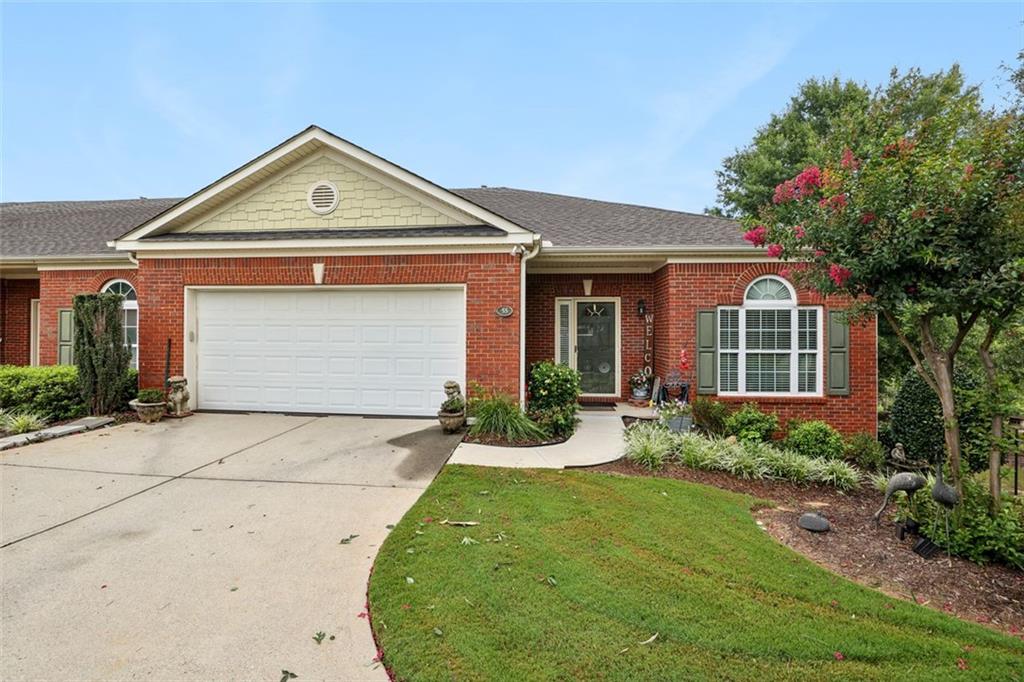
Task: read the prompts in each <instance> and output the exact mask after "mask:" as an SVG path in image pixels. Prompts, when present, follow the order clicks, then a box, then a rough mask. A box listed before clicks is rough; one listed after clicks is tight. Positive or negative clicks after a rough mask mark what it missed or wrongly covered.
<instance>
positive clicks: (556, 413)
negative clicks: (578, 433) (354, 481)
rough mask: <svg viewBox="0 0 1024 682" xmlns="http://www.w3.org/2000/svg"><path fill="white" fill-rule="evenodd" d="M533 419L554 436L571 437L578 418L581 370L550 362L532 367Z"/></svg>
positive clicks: (531, 409)
mask: <svg viewBox="0 0 1024 682" xmlns="http://www.w3.org/2000/svg"><path fill="white" fill-rule="evenodd" d="M529 388H530V403H529V415H530V418H531V419H532V420H533V421H534V422H536V423H537V424H539V425H540V426H541V427H542V428H543V429H544V430H545V431H547V432H548V433H549V434H551V435H552V436H554V437H555V438H568V437H569V436H571V435H572V434H573V432H574V431H575V430H576V425H577V424H578V423H579V420H578V419H577V418H576V413H577V412H578V411H579V397H580V392H581V389H580V373H579V372H577V371H576V370H574V369H573V368H571V367H567V366H566V365H559V364H556V363H554V362H550V361H547V360H545V361H543V362H535V363H534V364H533V366H532V367H531V368H530V385H529Z"/></svg>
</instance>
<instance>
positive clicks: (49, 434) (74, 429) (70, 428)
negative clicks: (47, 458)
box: [36, 423, 85, 440]
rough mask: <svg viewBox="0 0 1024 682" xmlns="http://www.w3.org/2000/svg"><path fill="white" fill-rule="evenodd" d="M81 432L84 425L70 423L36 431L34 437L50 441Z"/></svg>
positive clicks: (83, 429)
mask: <svg viewBox="0 0 1024 682" xmlns="http://www.w3.org/2000/svg"><path fill="white" fill-rule="evenodd" d="M82 431H85V425H83V424H74V423H72V424H62V425H60V426H51V427H50V428H48V429H43V430H42V431H38V432H37V434H36V435H37V438H38V439H39V440H50V439H51V438H60V437H61V436H70V435H71V434H72V433H81V432H82Z"/></svg>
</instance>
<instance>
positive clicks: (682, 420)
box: [665, 414, 693, 433]
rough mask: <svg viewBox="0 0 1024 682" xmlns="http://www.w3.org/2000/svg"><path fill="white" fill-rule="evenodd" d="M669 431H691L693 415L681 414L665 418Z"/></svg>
mask: <svg viewBox="0 0 1024 682" xmlns="http://www.w3.org/2000/svg"><path fill="white" fill-rule="evenodd" d="M665 421H666V423H667V424H668V429H669V431H672V432H673V433H689V432H690V429H691V428H692V427H693V415H689V414H687V415H681V416H679V417H672V418H671V419H667V420H665Z"/></svg>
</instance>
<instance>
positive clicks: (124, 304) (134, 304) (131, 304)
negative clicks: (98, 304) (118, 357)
mask: <svg viewBox="0 0 1024 682" xmlns="http://www.w3.org/2000/svg"><path fill="white" fill-rule="evenodd" d="M115 284H127V285H128V286H130V287H131V288H132V291H134V292H135V300H134V301H129V300H128V299H127V298H126V299H124V300H122V301H121V312H122V316H121V317H122V320H121V324H122V325H123V324H124V319H123V318H124V315H123V313H124V311H125V310H134V311H136V313H135V343H134V344H127V343H126V344H125V345H126V346H127V347H128V348H129V349H134V350H135V353H134V356H135V357H134V359H133V362H132V363H131V366H132V369H138V368H139V332H140V331H141V329H142V320H141V315H139V313H138V310H139V290H138V289H136V288H135V285H134V284H132V283H131V282H129V281H128V280H126V279H112V280H110V281H109V282H107V283H106V284H104V285H103V288H102V289H100V293H106V292H108V291H110V287H112V286H114V285H115Z"/></svg>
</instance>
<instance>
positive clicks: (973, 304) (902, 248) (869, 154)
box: [744, 71, 1024, 482]
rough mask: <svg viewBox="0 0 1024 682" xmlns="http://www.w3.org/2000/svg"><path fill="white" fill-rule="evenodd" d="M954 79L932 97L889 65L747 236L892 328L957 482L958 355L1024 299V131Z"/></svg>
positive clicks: (915, 77) (807, 279)
mask: <svg viewBox="0 0 1024 682" xmlns="http://www.w3.org/2000/svg"><path fill="white" fill-rule="evenodd" d="M946 77H947V80H948V81H949V82H950V83H951V84H952V85H954V86H955V87H949V88H945V89H943V90H941V91H939V92H936V91H935V89H934V88H933V89H931V90H929V89H928V86H927V85H926V79H925V78H923V77H922V76H921V74H920V73H918V72H916V71H911V72H910V73H908V74H906V75H903V76H900V75H898V74H896V73H894V74H893V78H892V80H891V82H890V83H889V85H888V86H887V87H885V88H881V89H880V90H879V91H878V92H876V93H875V94H874V96H873V98H872V102H871V105H870V107H869V109H868V113H867V116H866V119H858V120H857V121H856V123H855V124H854V123H853V122H851V124H850V125H847V126H842V125H839V126H837V127H836V132H834V133H833V135H832V137H830V138H829V139H827V140H824V141H823V142H822V143H821V144H822V148H821V149H820V150H818V151H819V153H818V154H817V155H816V158H822V159H828V160H827V161H826V162H824V163H822V164H821V165H820V166H819V165H808V166H807V167H806V168H805V169H804V170H803V171H802V172H800V173H799V174H798V175H796V176H795V177H793V178H791V179H790V180H786V181H785V182H782V183H781V184H779V186H778V187H776V188H775V193H774V196H773V198H772V201H771V203H770V204H767V205H765V206H764V207H762V209H761V210H760V211H759V212H758V214H757V215H756V216H752V217H751V218H749V219H748V221H747V222H748V223H749V224H748V225H747V226H746V228H747V232H746V234H745V235H744V238H745V239H746V240H747V241H748V242H750V243H751V244H753V245H754V246H758V247H763V248H765V249H766V253H767V255H768V256H769V257H771V258H778V259H781V260H783V261H787V262H788V263H790V264H789V265H787V268H786V269H787V276H790V277H792V278H793V279H795V280H796V281H797V282H798V283H799V284H801V285H803V286H806V287H809V288H812V289H814V290H817V291H819V292H821V293H823V294H826V295H833V294H835V295H840V296H844V297H848V298H849V299H850V300H851V301H853V303H852V307H851V317H853V318H856V317H858V316H861V315H865V314H879V315H880V316H882V317H883V318H884V319H885V320H886V321H887V322H888V323H889V324H891V325H892V326H893V328H894V331H895V332H896V334H897V335H898V336H899V337H900V340H901V341H902V342H903V344H904V346H905V347H906V349H907V350H908V352H909V353H910V355H911V357H912V358H913V360H914V362H915V365H916V366H917V368H918V370H919V371H920V373H921V374H922V375H923V376H925V379H926V381H928V383H929V384H930V385H931V386H932V388H933V389H934V390H935V392H936V393H937V394H938V395H939V398H940V402H941V404H942V408H943V415H944V422H945V426H946V445H947V450H948V451H949V457H950V465H951V469H952V473H953V476H954V480H956V481H957V482H958V481H959V478H958V476H959V472H960V444H959V429H958V428H957V424H956V406H955V404H954V400H953V393H952V365H953V358H954V357H955V355H956V351H957V350H958V349H959V347H960V344H961V343H962V342H963V340H964V337H965V336H966V335H967V333H968V332H970V330H971V328H972V327H973V326H974V325H975V324H976V323H977V321H978V320H979V319H982V320H985V319H986V318H987V317H988V316H990V315H992V314H993V311H994V310H995V306H996V305H997V303H998V305H1000V306H1006V305H1007V302H1008V301H1010V300H1011V299H1012V298H1013V297H1014V296H1016V298H1017V299H1018V301H1019V300H1020V299H1021V298H1024V227H1022V225H1024V181H1022V178H1024V125H1022V123H1021V120H1022V119H1021V113H1020V107H1019V106H1018V107H1014V108H1012V109H1010V110H1007V111H1002V112H997V111H993V110H985V109H983V107H982V105H981V101H980V99H979V95H978V92H977V89H976V88H971V87H965V86H964V84H963V81H962V78H961V77H960V76H959V73H958V72H955V71H951V72H950V73H949V74H947V76H946ZM851 130H859V131H866V134H864V133H863V132H862V133H861V134H859V135H853V134H847V133H845V132H844V131H851ZM1016 305H1021V304H1020V303H1017V304H1016ZM940 319H942V320H952V321H954V322H955V326H956V331H955V333H954V334H952V338H950V339H944V338H942V335H941V334H939V333H938V328H933V327H934V325H935V324H936V323H937V321H938V320H940Z"/></svg>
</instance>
